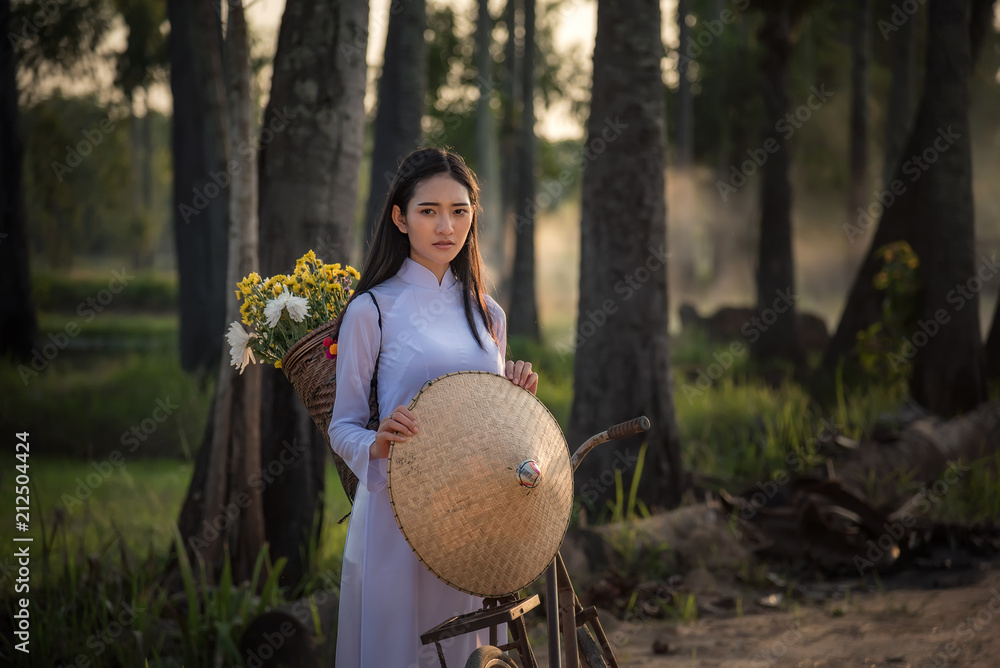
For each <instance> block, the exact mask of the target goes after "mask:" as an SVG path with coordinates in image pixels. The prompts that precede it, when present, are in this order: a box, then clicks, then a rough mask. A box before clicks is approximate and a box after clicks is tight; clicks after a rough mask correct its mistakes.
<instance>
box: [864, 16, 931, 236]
mask: <svg viewBox="0 0 1000 668" xmlns="http://www.w3.org/2000/svg"><path fill="white" fill-rule="evenodd" d="M916 19H917V17H916V16H914V17H911V18H910V20H909V21H904V22H903V24H902V25H901V26H899V30H898V31H895V32H891V33H888V36H887V37H888V39H889V52H890V54H891V55H890V56H889V72H890V76H891V79H890V82H889V101H888V103H887V107H886V114H885V157H884V159H883V161H882V187H883V188H885V187H887V186H888V185H889V184H890V183H892V178H893V176H894V175H895V173H896V168H897V167H898V166H899V159H900V156H901V155H902V153H903V148H904V147H905V146H906V138H907V137H908V136H909V133H910V128H911V127H912V125H913V97H914V95H913V81H914V78H915V72H914V69H915V68H914V61H915V59H914V52H915V47H916V36H917V29H916V26H915V25H914V24H915V23H917V20H916ZM857 215H858V213H857V209H854V211H853V216H854V218H853V219H852V220H851V222H855V220H856V219H857Z"/></svg>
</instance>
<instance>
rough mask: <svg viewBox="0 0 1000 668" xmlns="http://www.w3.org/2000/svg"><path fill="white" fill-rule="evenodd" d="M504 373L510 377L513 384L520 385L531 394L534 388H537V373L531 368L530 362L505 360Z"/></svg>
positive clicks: (533, 392)
mask: <svg viewBox="0 0 1000 668" xmlns="http://www.w3.org/2000/svg"><path fill="white" fill-rule="evenodd" d="M504 375H505V376H507V377H508V378H510V380H511V382H513V383H514V384H515V385H520V386H521V387H523V388H524V389H526V390H527V391H528V392H531V393H532V394H535V390H537V389H538V374H537V373H534V372H533V371H532V370H531V362H522V361H521V360H518V361H517V362H515V361H514V360H507V364H506V365H505V367H504Z"/></svg>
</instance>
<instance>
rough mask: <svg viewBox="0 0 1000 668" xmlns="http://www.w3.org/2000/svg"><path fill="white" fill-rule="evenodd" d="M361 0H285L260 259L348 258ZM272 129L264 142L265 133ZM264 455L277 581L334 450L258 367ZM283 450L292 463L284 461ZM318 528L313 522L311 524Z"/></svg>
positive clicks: (359, 94)
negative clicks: (311, 252)
mask: <svg viewBox="0 0 1000 668" xmlns="http://www.w3.org/2000/svg"><path fill="white" fill-rule="evenodd" d="M367 34H368V2H367V1H358V0H329V1H328V2H312V0H288V2H287V3H286V4H285V13H284V16H283V17H282V19H281V29H280V32H279V34H278V48H277V51H276V53H275V56H274V76H273V79H272V81H271V97H270V99H269V100H268V103H267V109H266V110H265V112H264V121H263V127H262V130H261V132H262V148H261V151H260V156H259V160H260V239H261V271H262V273H266V274H275V273H284V272H286V271H288V269H289V268H291V267H293V266H294V264H295V260H296V259H297V258H299V257H301V256H302V254H303V253H304V252H305V251H306V250H308V249H309V248H310V247H312V246H314V245H316V244H317V243H321V242H322V243H323V245H324V248H325V249H330V250H332V251H334V252H337V253H339V254H340V257H335V258H327V257H323V258H322V259H323V260H324V261H327V262H336V261H340V262H344V263H346V262H347V261H349V259H350V254H351V250H352V248H353V247H354V242H355V238H356V236H357V235H356V234H355V231H354V230H355V226H354V214H353V212H354V211H356V210H357V209H356V205H357V197H358V172H359V170H360V166H361V154H362V142H363V130H364V119H365V113H364V96H365V74H366V62H365V52H366V49H367ZM265 132H267V133H268V137H267V138H268V139H269V141H267V142H266V143H265V142H264V141H263V139H264V137H263V134H264V133H265ZM262 372H263V375H264V379H263V393H262V396H263V400H262V401H263V403H262V410H261V420H262V421H261V458H262V459H261V460H262V462H263V463H264V465H269V464H270V463H271V462H279V463H281V464H282V467H283V472H282V474H281V475H280V476H276V477H275V478H274V481H273V482H272V483H269V484H268V486H267V489H266V490H265V494H264V517H265V522H266V526H267V539H268V541H269V542H270V544H271V546H272V548H273V554H274V555H276V557H278V556H284V557H288V564H287V565H286V567H285V570H284V571H283V572H282V583H283V584H287V583H295V582H298V581H299V580H300V579H301V577H302V575H303V574H304V572H305V568H306V566H307V565H306V564H305V563H304V561H303V555H304V554H307V553H308V552H307V550H306V547H307V546H308V544H309V539H310V537H311V535H315V536H316V537H317V538H318V531H319V528H320V526H321V523H317V524H316V525H315V527H314V524H313V522H314V520H315V519H317V517H319V518H321V517H322V508H323V505H322V502H323V494H324V481H325V474H326V465H327V462H328V461H329V458H330V455H329V453H328V452H327V451H328V449H329V446H327V444H326V439H325V437H324V436H323V434H322V433H321V432H320V431H319V430H318V429H317V428H316V426H315V424H313V421H312V419H311V418H310V417H309V414H308V413H307V411H306V409H305V407H304V406H303V405H302V401H301V400H300V399H299V398H298V397H297V396H296V395H295V392H294V390H293V389H292V386H291V384H290V383H289V382H288V380H287V379H286V378H285V377H284V375H283V374H282V373H281V372H280V371H277V370H275V369H272V368H270V367H266V368H264V369H262ZM289 462H290V463H289ZM314 528H315V530H316V532H317V533H316V534H312V531H313V529H314Z"/></svg>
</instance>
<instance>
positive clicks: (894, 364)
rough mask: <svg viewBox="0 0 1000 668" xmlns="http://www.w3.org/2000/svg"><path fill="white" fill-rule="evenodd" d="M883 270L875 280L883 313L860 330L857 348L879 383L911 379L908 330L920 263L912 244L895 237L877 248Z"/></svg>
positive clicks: (862, 361) (918, 285) (913, 310)
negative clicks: (881, 293)
mask: <svg viewBox="0 0 1000 668" xmlns="http://www.w3.org/2000/svg"><path fill="white" fill-rule="evenodd" d="M877 255H878V256H880V257H881V258H882V262H883V267H882V270H881V271H879V272H878V273H877V274H875V278H874V279H873V280H872V283H873V285H874V286H875V288H876V289H877V290H880V291H882V292H884V293H885V296H884V297H883V298H882V316H881V318H880V319H879V320H878V321H877V322H875V323H873V324H871V325H870V326H869V327H868V328H867V329H865V330H863V331H861V332H858V338H857V343H856V344H855V349H856V350H857V353H858V359H859V361H860V363H861V367H862V369H863V370H864V371H865V373H866V374H867V375H868V377H869V378H870V380H871V381H873V382H875V383H883V384H884V383H888V384H893V383H896V382H898V381H900V380H907V379H908V378H909V375H910V373H911V371H912V367H911V366H910V364H909V363H907V362H906V359H905V356H906V350H905V346H906V345H908V344H907V343H906V334H907V333H908V328H909V325H910V324H911V323H912V322H913V319H914V316H915V312H916V297H917V291H918V290H919V289H920V279H919V276H918V274H917V267H919V266H920V261H919V260H918V258H917V256H916V254H915V253H914V252H913V249H912V248H910V244H908V243H907V242H905V241H895V242H893V243H891V244H887V245H885V246H883V247H882V248H880V249H879V250H878V251H877Z"/></svg>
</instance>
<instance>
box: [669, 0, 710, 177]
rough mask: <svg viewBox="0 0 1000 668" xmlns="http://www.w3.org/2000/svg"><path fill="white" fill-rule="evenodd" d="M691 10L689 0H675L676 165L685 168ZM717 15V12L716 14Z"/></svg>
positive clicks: (689, 131) (690, 138)
mask: <svg viewBox="0 0 1000 668" xmlns="http://www.w3.org/2000/svg"><path fill="white" fill-rule="evenodd" d="M690 12H691V0H677V49H678V53H679V57H678V59H677V166H678V167H680V168H681V169H687V168H689V167H690V166H691V159H692V154H693V152H694V147H693V143H694V130H693V128H692V123H693V120H694V108H693V102H692V97H691V80H690V78H689V77H690V64H691V61H690V60H689V56H688V45H689V43H690V42H689V40H690V39H691V26H689V25H688V24H687V17H688V14H689V13H690ZM716 16H718V14H716Z"/></svg>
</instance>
